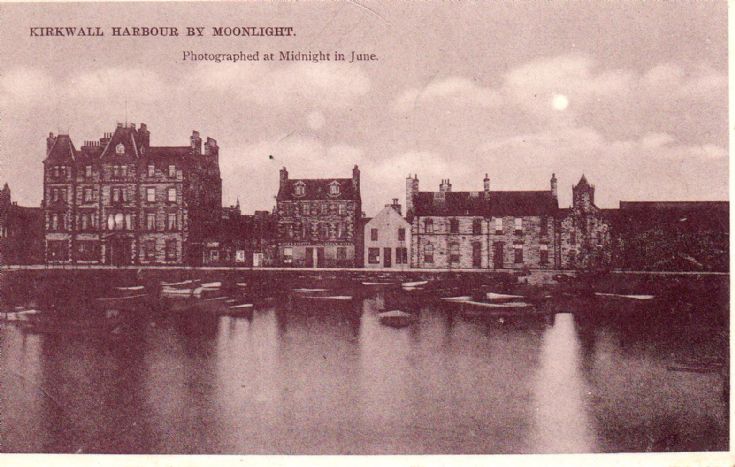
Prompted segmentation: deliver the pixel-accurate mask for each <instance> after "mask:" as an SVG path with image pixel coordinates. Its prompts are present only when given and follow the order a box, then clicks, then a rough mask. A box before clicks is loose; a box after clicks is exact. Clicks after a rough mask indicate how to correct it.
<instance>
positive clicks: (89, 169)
mask: <svg viewBox="0 0 735 467" xmlns="http://www.w3.org/2000/svg"><path fill="white" fill-rule="evenodd" d="M84 176H85V177H87V178H91V177H92V166H91V165H85V166H84Z"/></svg>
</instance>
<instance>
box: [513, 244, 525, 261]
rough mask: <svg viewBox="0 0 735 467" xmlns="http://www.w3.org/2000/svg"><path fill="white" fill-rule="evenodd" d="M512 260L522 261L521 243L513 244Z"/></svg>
mask: <svg viewBox="0 0 735 467" xmlns="http://www.w3.org/2000/svg"><path fill="white" fill-rule="evenodd" d="M513 262H514V263H516V264H521V263H523V245H513Z"/></svg>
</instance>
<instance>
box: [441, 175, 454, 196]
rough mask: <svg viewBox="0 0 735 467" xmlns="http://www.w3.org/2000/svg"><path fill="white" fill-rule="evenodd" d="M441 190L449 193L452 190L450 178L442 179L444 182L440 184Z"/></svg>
mask: <svg viewBox="0 0 735 467" xmlns="http://www.w3.org/2000/svg"><path fill="white" fill-rule="evenodd" d="M439 191H440V192H441V193H449V192H450V191H452V184H451V183H449V179H448V178H444V179H442V182H441V184H440V185H439Z"/></svg>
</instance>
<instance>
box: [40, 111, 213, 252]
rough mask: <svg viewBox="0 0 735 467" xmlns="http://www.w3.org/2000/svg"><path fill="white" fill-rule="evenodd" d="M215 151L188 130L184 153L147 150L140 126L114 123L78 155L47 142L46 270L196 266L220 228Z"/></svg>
mask: <svg viewBox="0 0 735 467" xmlns="http://www.w3.org/2000/svg"><path fill="white" fill-rule="evenodd" d="M221 193H222V182H221V178H220V176H219V148H218V146H217V142H216V141H215V140H214V139H212V138H207V142H206V143H205V145H204V151H202V140H201V138H200V137H199V133H198V132H196V131H194V132H193V133H192V136H191V138H190V145H188V146H151V145H150V132H149V131H148V128H147V126H146V125H145V124H144V123H143V124H141V125H140V127H139V128H136V126H135V124H130V125H123V124H118V125H117V128H116V129H115V131H114V132H111V133H106V134H105V135H104V136H103V137H102V138H100V139H99V140H98V141H86V142H85V143H84V144H83V145H82V146H81V147H80V148H79V150H77V148H76V147H75V145H74V143H73V142H72V140H71V138H70V137H69V135H58V136H54V135H53V134H49V137H48V138H47V154H46V159H45V160H44V198H43V212H44V215H43V217H44V232H45V239H44V240H45V261H46V262H48V263H75V264H109V265H129V264H140V265H157V264H182V263H185V262H186V263H188V264H194V265H196V264H201V263H202V258H203V242H204V238H205V237H206V233H207V232H208V231H210V230H211V229H213V228H214V226H216V225H217V222H218V221H219V215H220V210H221V197H222V195H221Z"/></svg>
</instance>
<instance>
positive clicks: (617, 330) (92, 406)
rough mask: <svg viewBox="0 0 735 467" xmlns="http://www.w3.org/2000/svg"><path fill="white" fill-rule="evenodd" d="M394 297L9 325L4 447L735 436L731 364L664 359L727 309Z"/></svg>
mask: <svg viewBox="0 0 735 467" xmlns="http://www.w3.org/2000/svg"><path fill="white" fill-rule="evenodd" d="M280 295H281V296H282V297H285V296H287V295H288V294H287V293H286V292H285V291H284V292H283V293H281V294H280ZM384 307H385V303H384V294H383V293H382V292H379V291H372V292H367V293H366V295H365V296H364V297H360V298H355V299H354V300H353V301H348V302H346V303H342V302H340V303H330V304H326V305H314V304H310V303H305V302H303V301H298V300H295V301H294V300H288V299H284V300H280V301H277V302H270V303H269V302H262V303H258V304H257V307H256V309H255V312H254V315H253V316H252V318H251V319H248V318H232V317H207V316H202V315H197V314H180V315H174V316H168V317H147V318H145V319H143V320H141V321H139V322H137V323H136V324H135V327H134V329H129V330H128V331H127V332H125V333H122V334H120V335H105V336H96V337H95V336H70V335H66V334H63V333H62V334H33V333H25V332H22V331H21V330H20V329H18V328H16V327H15V326H4V327H3V328H2V329H0V345H1V346H2V347H1V351H0V390H1V391H2V398H1V399H2V400H1V401H0V414H1V417H2V423H1V424H0V435H1V436H2V438H1V443H2V444H1V447H2V450H3V451H6V452H28V451H34V452H114V453H233V454H254V453H287V454H345V453H358V454H379V453H395V454H423V453H444V454H449V453H455V454H458V453H547V452H621V451H651V450H653V451H687V450H726V449H727V448H728V436H727V429H728V416H727V412H728V405H727V400H726V398H725V397H723V378H724V377H723V374H722V373H718V372H709V373H696V372H681V371H671V370H670V369H668V367H670V366H671V365H672V364H673V363H674V362H675V361H676V360H677V359H681V358H692V357H703V356H708V357H711V356H712V355H716V354H717V355H722V354H724V353H725V352H726V351H727V349H726V344H723V342H726V336H725V337H723V329H722V327H723V326H722V324H721V323H720V324H712V322H711V321H710V320H699V319H693V320H692V319H688V320H686V321H681V322H678V321H671V320H664V319H662V318H660V317H659V318H657V317H655V316H654V317H652V316H651V314H650V313H649V312H647V311H646V310H645V309H643V310H641V309H635V310H628V312H627V314H626V315H625V316H624V318H622V319H621V318H619V317H610V316H611V315H609V314H608V315H605V316H604V317H602V316H597V315H595V314H594V313H581V314H580V313H577V314H570V313H563V314H557V315H555V317H553V318H551V319H540V320H539V319H534V320H521V321H518V322H506V323H502V324H501V323H498V322H497V321H496V320H476V319H467V318H465V317H463V316H461V315H460V314H458V313H456V310H455V309H452V307H451V306H450V305H446V304H442V303H441V302H436V301H427V302H426V303H424V304H423V305H421V306H420V319H419V322H418V323H416V324H414V325H412V326H410V327H408V328H404V329H393V328H390V327H386V326H383V325H381V324H380V323H379V322H378V319H377V315H376V313H377V312H378V311H380V310H382V309H383V308H384ZM591 311H594V310H591ZM724 330H725V331H726V328H725V329H724ZM723 338H724V339H725V340H724V341H723Z"/></svg>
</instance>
